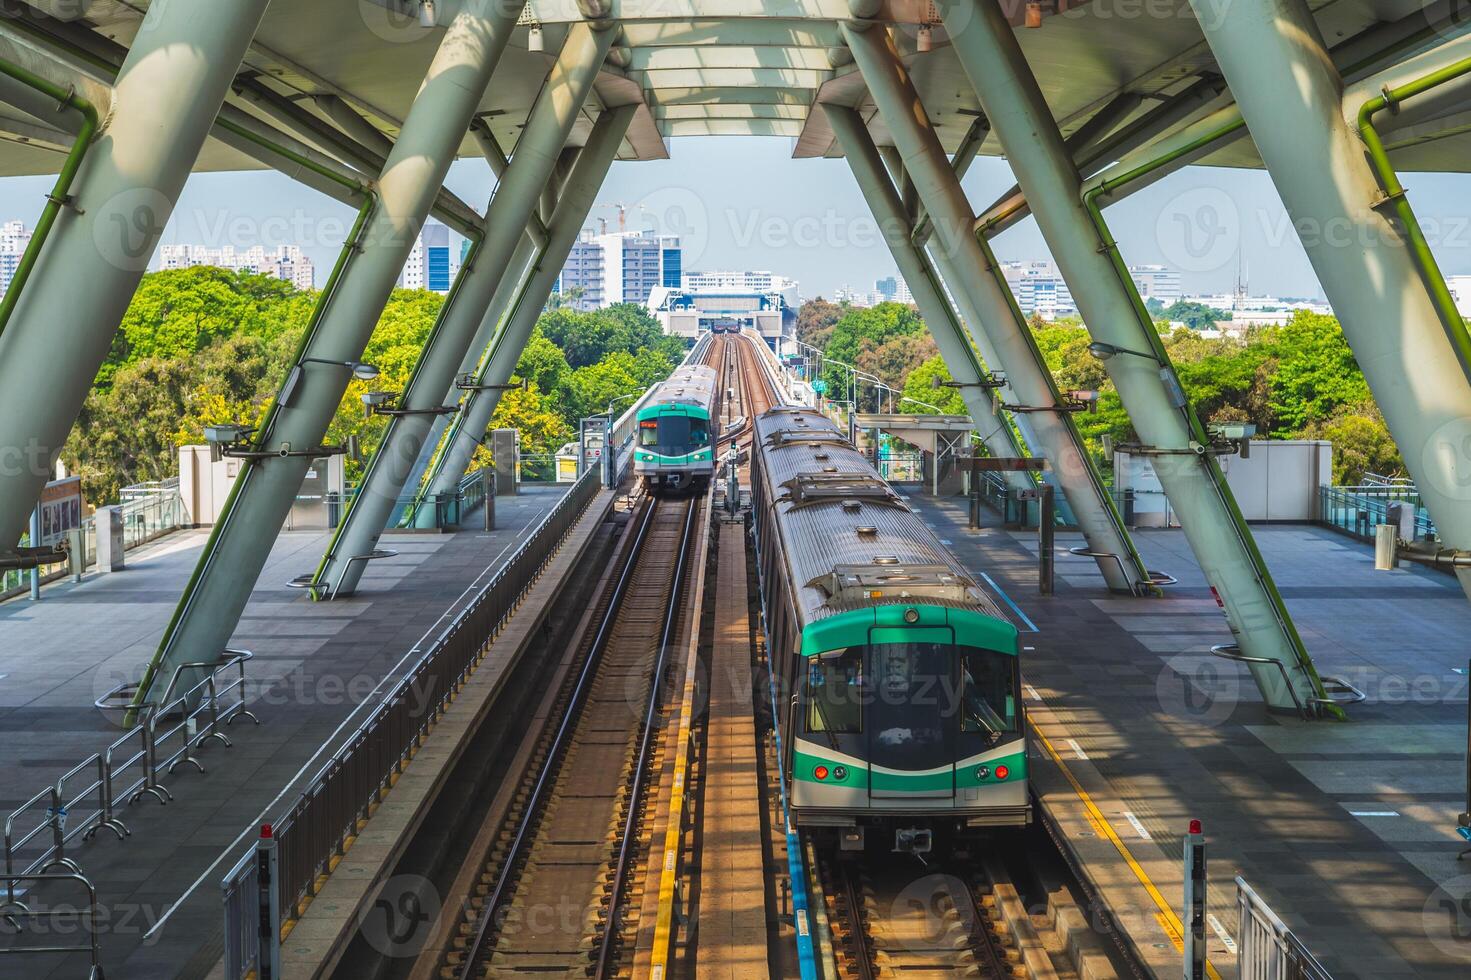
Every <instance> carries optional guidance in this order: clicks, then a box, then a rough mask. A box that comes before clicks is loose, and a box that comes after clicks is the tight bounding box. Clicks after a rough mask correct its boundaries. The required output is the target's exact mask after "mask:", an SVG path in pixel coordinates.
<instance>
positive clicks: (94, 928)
mask: <svg viewBox="0 0 1471 980" xmlns="http://www.w3.org/2000/svg"><path fill="white" fill-rule="evenodd" d="M0 881H4V882H5V893H6V894H7V895H11V896H14V894H15V886H16V885H18V884H20V883H22V882H29V883H47V882H63V881H72V882H77V883H80V884H81V886H82V888H83V889H85V890H86V893H87V902H86V906H85V909H79V908H77V907H75V906H72V905H54V906H51V907H49V908H44V909H32V908H31V907H30V906H28V905H26V904H25V903H24V902H17V901H14V899H13V898H12V899H11V900H10V901H7V902H5V903H4V904H0V921H3V922H4V923H5V924H6V925H7V926H8V927H9V928H10V929H11V930H13V932H12V934H13V935H14V934H19V933H21V932H24V931H25V926H26V925H27V924H30V923H35V922H47V923H50V926H49V927H48V928H47V930H46V932H45V933H44V934H45V935H58V934H64V932H65V931H67V930H66V929H65V927H66V926H67V925H69V924H70V923H71V921H72V920H75V919H76V918H77V916H78V913H83V921H82V932H83V933H85V934H86V938H85V941H83V942H81V943H78V944H77V945H73V946H66V945H61V944H59V943H51V944H47V945H39V946H29V945H26V946H10V947H6V946H0V956H25V955H27V954H30V955H37V954H40V955H51V954H56V953H87V954H88V955H89V956H91V958H92V969H91V971H90V972H89V973H88V974H87V977H88V980H102V961H101V959H100V958H99V956H98V945H97V937H98V933H99V929H98V925H99V922H100V920H99V919H98V917H97V889H96V888H94V887H93V886H92V883H91V882H90V881H88V880H87V878H86V877H85V876H84V875H82V874H80V873H79V872H76V871H66V872H62V873H60V874H49V873H48V874H11V873H10V872H9V871H7V872H6V873H5V875H4V877H3V878H0ZM5 975H6V976H12V975H15V976H19V974H10V973H6V974H5Z"/></svg>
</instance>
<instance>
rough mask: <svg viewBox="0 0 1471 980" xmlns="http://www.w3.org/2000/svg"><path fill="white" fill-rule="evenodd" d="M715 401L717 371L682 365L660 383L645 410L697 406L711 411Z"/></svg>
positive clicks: (703, 366)
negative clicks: (668, 406) (665, 406)
mask: <svg viewBox="0 0 1471 980" xmlns="http://www.w3.org/2000/svg"><path fill="white" fill-rule="evenodd" d="M714 401H715V369H714V368H712V367H707V366H706V365H704V364H687V365H681V366H679V367H677V368H675V369H674V371H673V372H672V373H671V374H670V375H669V377H667V378H665V379H664V380H663V381H661V382H659V385H658V387H657V388H656V389H655V391H654V394H653V395H652V396H650V398H649V400H648V401H647V402H646V403H645V404H644V409H645V410H648V409H653V408H658V407H660V406H664V405H695V406H698V407H700V408H703V409H704V410H705V411H707V412H708V411H710V409H711V407H712V406H713V404H714Z"/></svg>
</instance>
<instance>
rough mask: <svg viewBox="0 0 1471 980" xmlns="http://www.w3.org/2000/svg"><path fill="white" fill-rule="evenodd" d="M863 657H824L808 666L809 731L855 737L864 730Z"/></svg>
mask: <svg viewBox="0 0 1471 980" xmlns="http://www.w3.org/2000/svg"><path fill="white" fill-rule="evenodd" d="M862 689H863V655H862V652H861V651H859V650H844V651H841V652H838V653H830V654H823V655H822V656H820V657H813V658H811V659H810V660H809V661H808V662H807V730H808V731H809V732H833V733H837V734H852V733H854V732H860V731H862V730H863V702H862V699H861V697H860V695H861V692H862Z"/></svg>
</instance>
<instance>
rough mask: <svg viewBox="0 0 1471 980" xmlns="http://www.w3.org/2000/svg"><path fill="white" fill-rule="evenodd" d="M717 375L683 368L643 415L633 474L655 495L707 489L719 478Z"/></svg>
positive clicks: (639, 420) (668, 380)
mask: <svg viewBox="0 0 1471 980" xmlns="http://www.w3.org/2000/svg"><path fill="white" fill-rule="evenodd" d="M715 381H716V379H715V369H714V368H712V367H706V366H705V365H703V364H684V365H681V366H680V367H678V368H675V370H674V373H672V374H670V375H669V377H668V378H665V379H664V381H662V382H661V383H660V384H659V386H658V388H657V389H656V390H655V391H654V393H653V395H651V396H650V398H649V400H648V402H647V403H645V404H644V406H643V407H642V408H640V409H639V410H638V415H637V417H636V421H637V423H638V427H637V428H638V437H637V439H636V440H635V441H634V447H633V471H634V473H636V474H637V475H639V476H641V477H642V478H643V481H644V486H645V487H647V488H648V489H650V490H652V491H659V490H686V489H690V488H692V487H693V488H699V487H704V486H708V485H709V483H710V478H711V477H712V476H713V475H714V474H715V437H714V435H713V434H712V433H711V412H712V411H713V409H714V407H715Z"/></svg>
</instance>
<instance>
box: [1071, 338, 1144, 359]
mask: <svg viewBox="0 0 1471 980" xmlns="http://www.w3.org/2000/svg"><path fill="white" fill-rule="evenodd" d="M1088 353H1090V354H1092V355H1093V356H1094V357H1096V358H1098V359H1099V360H1100V361H1106V360H1108V359H1109V358H1111V357H1117V356H1118V355H1119V354H1133V355H1134V356H1135V357H1142V358H1144V359H1145V360H1149V361H1154V362H1155V363H1158V362H1159V358H1157V357H1155V356H1154V355H1153V354H1145V353H1144V352H1142V351H1137V350H1129V348H1127V347H1119V346H1117V345H1115V344H1105V343H1104V342H1103V341H1101V340H1095V341H1094V342H1093V343H1091V344H1089V345H1088Z"/></svg>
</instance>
